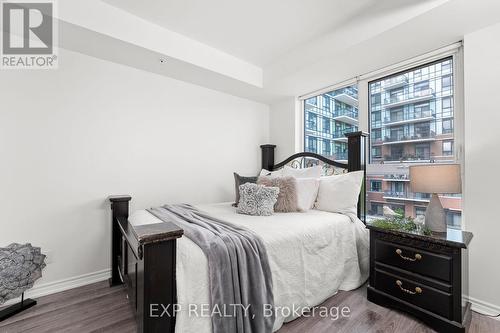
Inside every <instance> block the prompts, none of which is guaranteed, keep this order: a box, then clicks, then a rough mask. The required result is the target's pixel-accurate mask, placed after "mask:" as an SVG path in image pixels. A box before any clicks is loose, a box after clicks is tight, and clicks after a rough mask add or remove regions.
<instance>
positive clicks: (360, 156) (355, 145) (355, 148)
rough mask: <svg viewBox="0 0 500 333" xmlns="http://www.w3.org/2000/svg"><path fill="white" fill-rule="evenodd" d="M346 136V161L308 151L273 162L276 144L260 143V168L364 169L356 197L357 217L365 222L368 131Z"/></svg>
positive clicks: (337, 171) (333, 171) (335, 171)
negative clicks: (361, 182)
mask: <svg viewBox="0 0 500 333" xmlns="http://www.w3.org/2000/svg"><path fill="white" fill-rule="evenodd" d="M345 136H346V137H347V148H348V152H347V163H343V162H339V161H334V160H331V159H329V158H326V157H324V156H321V155H318V154H315V153H310V152H301V153H297V154H293V155H292V156H290V157H288V158H286V159H285V160H284V161H282V162H279V163H276V164H275V163H274V149H275V148H276V145H271V144H267V145H262V146H260V148H261V150H262V169H266V170H270V171H272V170H276V169H279V168H282V167H283V166H285V165H287V164H289V163H292V166H293V167H299V168H300V167H308V166H311V165H314V164H319V163H320V162H321V163H322V164H323V166H324V168H325V169H329V170H331V173H341V172H351V171H360V170H361V171H364V172H365V177H364V180H363V186H362V187H361V193H360V194H359V199H358V217H359V219H360V220H361V221H363V222H365V223H366V138H367V136H368V133H365V132H351V133H346V134H345ZM294 162H295V163H294Z"/></svg>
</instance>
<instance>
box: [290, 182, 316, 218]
mask: <svg viewBox="0 0 500 333" xmlns="http://www.w3.org/2000/svg"><path fill="white" fill-rule="evenodd" d="M295 179H296V181H297V208H298V209H299V211H301V212H305V211H308V210H309V209H312V208H313V207H314V203H315V202H316V197H317V196H318V190H319V178H295Z"/></svg>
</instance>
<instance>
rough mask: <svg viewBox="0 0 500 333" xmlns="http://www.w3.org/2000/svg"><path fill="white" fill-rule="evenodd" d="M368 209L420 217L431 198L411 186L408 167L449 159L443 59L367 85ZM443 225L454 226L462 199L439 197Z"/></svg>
mask: <svg viewBox="0 0 500 333" xmlns="http://www.w3.org/2000/svg"><path fill="white" fill-rule="evenodd" d="M369 90H370V99H369V100H370V104H369V110H370V165H369V166H368V170H367V177H368V178H367V183H368V184H367V186H368V188H367V193H368V194H367V195H368V208H369V213H370V214H371V215H374V216H377V215H381V214H382V207H383V206H384V205H387V206H390V207H391V208H393V209H398V208H399V209H402V210H403V211H404V212H405V215H406V216H413V217H416V216H418V215H421V214H424V213H425V209H426V206H427V204H428V203H429V199H430V196H429V194H426V193H415V192H413V191H412V189H411V187H410V178H409V172H408V169H409V168H408V167H409V166H410V165H412V164H416V163H418V164H426V163H445V162H453V161H454V139H453V138H454V136H453V135H454V121H453V120H454V105H453V104H454V103H453V101H454V100H453V63H452V59H444V60H440V61H437V62H434V63H431V64H427V65H425V66H422V67H419V68H416V69H414V70H411V71H406V72H404V73H400V74H397V75H393V76H391V77H388V78H384V79H381V80H377V81H375V82H371V83H370V84H369ZM440 199H441V203H442V204H443V207H444V208H445V210H446V212H447V218H448V224H450V225H455V226H457V225H458V226H459V225H460V216H461V197H460V196H457V195H447V194H442V195H440Z"/></svg>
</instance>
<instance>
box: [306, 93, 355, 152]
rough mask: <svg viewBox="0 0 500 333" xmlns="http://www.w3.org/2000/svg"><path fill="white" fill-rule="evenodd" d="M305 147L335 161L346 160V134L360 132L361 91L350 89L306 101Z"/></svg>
mask: <svg viewBox="0 0 500 333" xmlns="http://www.w3.org/2000/svg"><path fill="white" fill-rule="evenodd" d="M304 125H305V126H304V147H305V150H306V151H308V152H313V153H317V154H320V155H324V156H327V157H329V158H331V159H334V160H347V138H346V137H345V135H344V134H345V133H348V132H354V131H357V130H358V89H357V87H356V86H349V87H346V88H342V89H337V90H333V91H329V92H327V93H324V94H322V95H319V96H315V97H311V98H308V99H306V100H305V101H304Z"/></svg>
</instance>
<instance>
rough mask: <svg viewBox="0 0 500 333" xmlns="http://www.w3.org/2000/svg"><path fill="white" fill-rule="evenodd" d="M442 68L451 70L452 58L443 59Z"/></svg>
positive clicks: (446, 70)
mask: <svg viewBox="0 0 500 333" xmlns="http://www.w3.org/2000/svg"><path fill="white" fill-rule="evenodd" d="M441 70H442V71H443V72H449V71H451V60H447V61H443V62H442V63H441Z"/></svg>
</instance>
